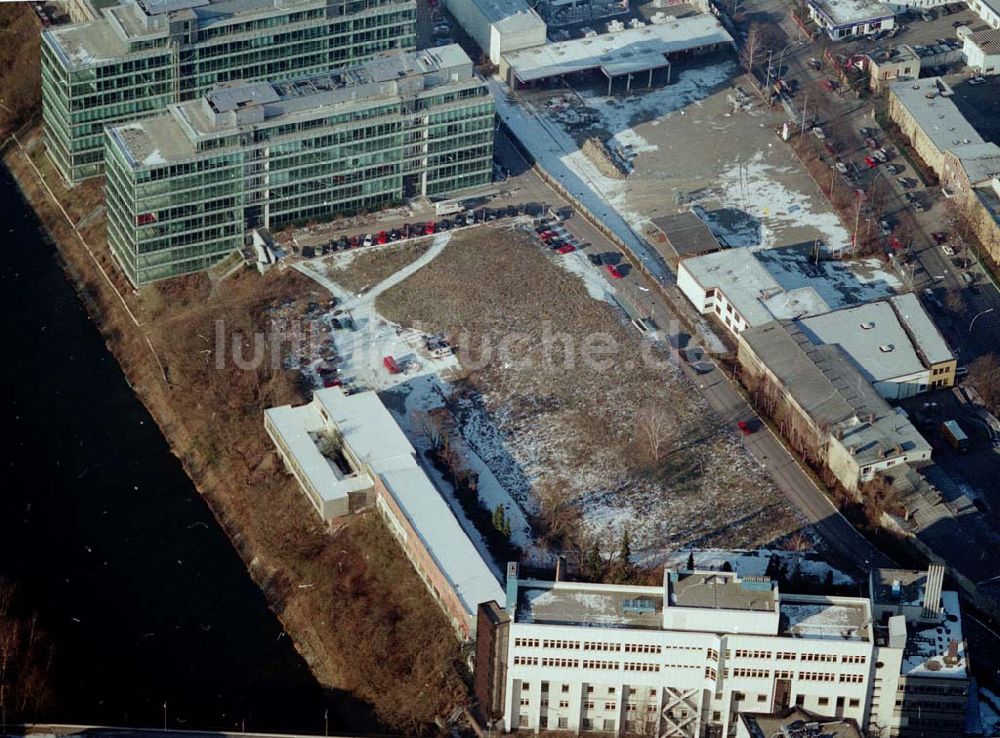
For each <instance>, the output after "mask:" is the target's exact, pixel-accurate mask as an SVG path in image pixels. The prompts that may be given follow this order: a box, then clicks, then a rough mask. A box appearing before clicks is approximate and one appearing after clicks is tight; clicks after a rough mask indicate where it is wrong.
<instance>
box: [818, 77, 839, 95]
mask: <svg viewBox="0 0 1000 738" xmlns="http://www.w3.org/2000/svg"><path fill="white" fill-rule="evenodd" d="M820 84H821V85H823V89H824V90H826V91H827V92H833V91H834V90H835V89H837V83H836V82H834V81H833V80H832V79H824V80H823V81H821V82H820Z"/></svg>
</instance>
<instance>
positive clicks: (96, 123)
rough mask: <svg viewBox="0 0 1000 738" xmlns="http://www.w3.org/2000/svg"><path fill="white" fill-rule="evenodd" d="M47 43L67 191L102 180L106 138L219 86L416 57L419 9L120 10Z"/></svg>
mask: <svg viewBox="0 0 1000 738" xmlns="http://www.w3.org/2000/svg"><path fill="white" fill-rule="evenodd" d="M101 13H102V17H101V18H100V19H99V20H94V21H88V22H84V23H77V24H73V25H69V26H63V27H59V28H52V29H49V30H47V31H44V32H43V33H42V110H43V116H44V121H45V132H46V141H47V145H48V150H49V154H50V156H51V158H52V160H53V161H54V162H55V164H56V166H57V167H58V169H59V171H60V172H61V173H62V175H63V176H64V177H65V178H66V180H67V181H69V182H72V183H76V182H79V181H80V180H82V179H85V178H87V177H92V176H95V175H97V174H100V173H101V171H102V168H103V161H104V152H103V145H104V127H105V125H108V124H111V123H118V122H122V121H127V120H134V119H136V118H141V117H143V116H146V115H150V114H152V113H156V112H159V111H162V110H164V109H165V108H166V106H167V105H168V104H170V103H174V102H182V101H184V100H192V99H195V98H197V97H199V96H200V95H203V94H204V93H205V92H207V91H208V90H210V89H211V88H212V87H214V86H215V85H217V84H219V83H223V82H228V81H233V80H265V79H266V80H282V79H291V78H295V77H302V76H306V75H313V74H323V73H325V72H328V71H330V70H331V69H336V68H339V67H345V66H350V65H353V64H359V63H361V62H363V61H367V60H369V59H372V58H374V57H375V56H376V55H378V54H380V53H382V52H386V51H392V50H403V51H407V50H412V49H414V48H416V35H415V18H416V2H415V0H121V2H120V4H118V5H114V6H112V7H109V8H104V9H103V10H102V11H101Z"/></svg>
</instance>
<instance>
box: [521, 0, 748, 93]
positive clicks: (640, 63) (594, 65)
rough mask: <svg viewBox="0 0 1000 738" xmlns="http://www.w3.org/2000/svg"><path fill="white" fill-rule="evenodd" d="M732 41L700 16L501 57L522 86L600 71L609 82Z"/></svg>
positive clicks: (708, 17)
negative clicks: (680, 54)
mask: <svg viewBox="0 0 1000 738" xmlns="http://www.w3.org/2000/svg"><path fill="white" fill-rule="evenodd" d="M732 42H733V38H732V36H730V35H729V33H727V32H726V29H725V28H723V27H722V24H720V23H719V21H718V20H716V18H715V17H714V16H712V15H709V14H704V13H703V14H699V15H693V16H688V17H686V18H676V19H674V20H672V21H671V22H669V23H662V24H654V25H647V26H641V27H639V28H626V29H625V30H622V31H617V32H614V33H604V34H601V35H599V36H594V37H591V38H578V39H572V40H569V41H560V42H558V43H554V44H546V45H544V46H536V47H533V48H529V49H521V50H519V51H510V52H507V53H506V54H504V55H503V57H504V59H505V60H506V62H507V64H508V65H510V68H511V69H512V70H513V72H514V74H515V75H516V76H517V78H518V79H519V80H521V81H522V82H529V81H531V80H537V79H545V78H547V77H554V76H558V75H562V74H571V73H573V72H580V71H583V70H585V69H602V70H604V71H605V73H606V74H607V75H608V76H609V77H610V76H619V75H624V74H629V73H632V74H635V73H637V72H644V71H647V70H649V69H657V68H660V67H665V66H668V65H669V62H668V61H667V58H666V55H667V54H673V53H677V52H681V51H687V50H689V49H697V48H702V47H705V46H713V45H715V44H731V43H732Z"/></svg>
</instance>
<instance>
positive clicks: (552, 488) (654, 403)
mask: <svg viewBox="0 0 1000 738" xmlns="http://www.w3.org/2000/svg"><path fill="white" fill-rule="evenodd" d="M476 231H477V232H475V233H462V234H455V236H454V237H453V239H452V242H451V244H450V245H449V246H448V247H447V248H446V249H445V251H444V253H442V254H441V255H440V256H439V257H438V258H437V259H435V260H434V261H433V262H431V263H430V264H428V265H427V266H426V267H424V268H423V269H421V270H420V271H419V272H417V273H416V274H414V275H413V276H412V277H410V278H409V279H407V280H406V281H404V282H402V283H401V284H400V285H398V286H396V287H394V288H392V289H390V290H388V291H387V292H385V293H383V294H382V295H381V296H380V297H379V298H378V300H377V301H376V308H377V309H378V311H379V313H380V314H381V315H383V316H384V317H385V318H387V319H389V320H393V321H396V322H399V323H401V324H403V325H405V326H410V325H414V324H418V323H419V324H421V325H422V326H423V328H424V330H428V331H434V330H439V331H442V332H445V333H447V334H449V336H450V337H451V340H452V342H453V345H455V346H456V347H457V349H458V350H459V352H460V355H461V358H462V363H463V365H464V367H465V368H466V369H468V370H470V372H469V379H468V381H467V382H466V383H465V385H464V386H463V387H462V388H461V389H462V391H460V392H459V393H457V394H456V396H455V397H454V398H453V400H452V403H451V404H452V411H453V413H454V414H455V415H456V417H457V418H458V424H459V426H460V430H461V432H462V434H463V436H464V437H465V438H466V440H467V441H468V442H469V444H470V445H471V446H472V447H473V448H474V449H475V450H476V452H477V453H479V455H480V456H481V457H482V458H483V459H484V460H485V461H486V462H487V464H488V465H489V466H490V468H491V470H492V471H493V472H494V474H496V476H497V477H498V478H499V479H501V480H502V481H503V483H504V486H505V487H506V488H507V490H508V492H509V493H510V494H511V495H512V496H513V497H514V498H515V499H516V500H517V502H518V503H519V504H520V505H522V507H523V508H524V509H525V510H526V511H527V512H528V513H529V514H530V515H531V517H532V518H534V522H535V523H536V526H535V527H536V529H537V530H539V531H541V533H542V536H543V537H544V538H545V539H546V540H544V541H543V542H542V543H543V547H544V545H545V544H548V545H551V546H554V547H557V548H562V549H563V550H566V551H569V552H573V551H576V552H577V553H580V554H582V553H583V552H584V551H590V550H591V549H592V548H593V547H594V545H595V544H596V545H597V546H598V547H599V548H600V550H601V552H602V553H603V554H605V556H606V557H607V556H608V555H609V554H611V553H613V552H614V551H616V550H617V549H618V547H619V544H620V540H621V537H622V535H623V533H624V532H625V531H628V532H629V534H630V537H631V541H632V545H633V548H634V550H635V551H636V552H637V553H638V554H639V555H640V558H642V559H643V560H649V561H652V560H655V559H656V558H658V555H659V554H660V553H661V552H663V551H666V550H670V549H672V548H674V547H676V546H680V545H691V544H696V545H715V544H719V545H727V546H754V545H758V544H764V543H768V542H770V541H773V540H774V539H776V538H779V537H781V536H782V535H783V534H785V533H787V532H788V531H790V530H791V529H793V528H795V527H798V525H797V520H796V519H795V518H794V515H793V514H792V513H791V512H790V511H789V510H788V508H787V507H786V505H785V502H784V500H783V499H782V498H781V497H780V496H779V495H778V494H777V493H776V492H775V490H774V489H773V488H772V486H771V483H770V481H769V480H768V479H767V477H766V476H765V475H764V474H763V473H762V472H761V471H760V470H759V469H758V468H757V466H756V464H755V463H753V461H752V460H751V459H750V457H749V456H748V455H747V454H746V453H745V452H744V451H743V450H742V448H741V447H740V444H739V440H738V439H737V438H736V437H735V436H734V435H733V433H732V432H731V431H730V429H727V428H723V427H721V426H720V424H719V422H718V420H717V419H716V418H715V417H713V415H712V413H711V411H710V410H709V408H708V406H707V405H706V404H705V403H704V401H703V400H702V399H701V397H700V396H699V395H698V394H697V393H696V392H694V390H693V388H692V387H691V385H690V383H689V382H688V381H687V380H686V379H685V378H684V376H683V375H682V374H681V372H680V371H679V370H678V368H677V367H676V366H675V365H674V364H673V363H671V362H670V361H669V357H667V356H665V355H663V354H660V353H659V352H658V351H656V350H654V349H653V348H652V347H653V344H652V342H650V341H648V340H646V341H640V339H639V336H638V334H637V333H635V331H634V329H632V328H631V327H625V325H623V321H622V318H621V315H620V313H619V312H618V311H617V310H616V309H615V308H613V307H612V306H611V305H609V304H608V303H606V302H604V301H602V300H597V299H594V298H593V297H591V296H590V294H589V293H588V291H587V289H586V288H585V285H584V283H583V281H582V280H581V279H580V277H578V276H577V274H574V273H572V272H570V271H568V270H566V269H564V268H561V266H560V264H559V263H558V262H557V260H559V259H562V260H566V259H581V258H582V257H580V255H579V254H573V255H569V256H558V257H557V256H555V255H554V254H550V253H548V252H545V251H543V250H542V249H541V248H540V247H539V246H538V245H537V244H536V243H535V241H534V239H533V237H532V236H531V235H528V234H527V233H524V232H522V231H517V230H492V229H476ZM576 268H577V269H578V270H579V269H581V268H582V269H591V267H589V265H585V264H583V265H581V264H578V265H577V267H576Z"/></svg>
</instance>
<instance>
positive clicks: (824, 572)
mask: <svg viewBox="0 0 1000 738" xmlns="http://www.w3.org/2000/svg"><path fill="white" fill-rule="evenodd" d="M689 555H691V556H693V557H694V565H695V567H696V568H697V569H699V570H700V569H711V570H722V569H723V568H724V565H725V564H727V563H728V564H729V566H730V567H731V568H732V570H733V571H735V572H737V573H738V574H739V575H740V576H741V577H750V576H753V577H760V576H764V575H765V574H766V573H767V569H768V567H769V566H770V564H771V560H772V559H773V558H777V560H778V561H779V562H780V563H781V565H782V567H783V568H784V570H785V571H786V572H788V573H789V574H791V573H792V572H794V571H795V570H796V569H797V570H798V572H799V573H800V574H801V575H802V576H805V577H809V578H811V579H815V580H817V581H819V582H825V581H826V578H827V576H829V575H830V573H831V572H832V574H833V583H834V584H836V585H846V584H854V583H855V582H854V578H853V577H851V576H849V575H848V574H845V573H844V572H842V571H840V569H837V568H835V567H833V566H831V565H830V564H828V563H827V562H826V561H822V560H820V559H819V558H818V557H816V556H815V555H814V554H811V553H803V552H800V551H784V550H781V549H768V548H761V549H755V550H739V549H721V548H711V549H697V550H693V551H684V550H682V551H676V552H674V553H673V554H671V555H670V556H668V557H667V559H666V562H665V565H666V567H667V568H668V569H685V568H687V564H688V556H689Z"/></svg>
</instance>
